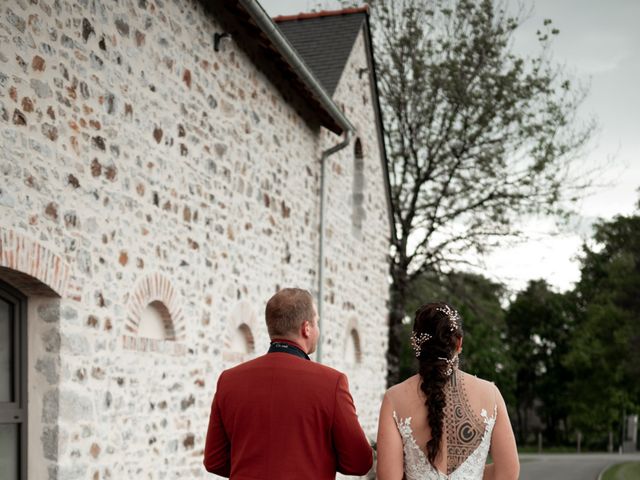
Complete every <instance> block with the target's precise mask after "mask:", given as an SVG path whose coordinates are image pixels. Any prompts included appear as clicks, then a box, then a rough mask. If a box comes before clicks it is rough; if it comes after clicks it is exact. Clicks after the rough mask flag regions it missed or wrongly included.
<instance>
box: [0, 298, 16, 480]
mask: <svg viewBox="0 0 640 480" xmlns="http://www.w3.org/2000/svg"><path fill="white" fill-rule="evenodd" d="M13 401H14V399H13V308H12V305H11V304H9V303H7V302H5V301H4V300H3V299H0V402H13ZM0 478H4V477H0Z"/></svg>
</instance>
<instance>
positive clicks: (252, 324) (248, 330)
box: [222, 300, 258, 367]
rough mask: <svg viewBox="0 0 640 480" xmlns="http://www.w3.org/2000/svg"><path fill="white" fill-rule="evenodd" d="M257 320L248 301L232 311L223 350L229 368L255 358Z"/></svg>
mask: <svg viewBox="0 0 640 480" xmlns="http://www.w3.org/2000/svg"><path fill="white" fill-rule="evenodd" d="M257 318H258V317H257V314H256V312H255V309H254V308H253V305H252V304H251V303H249V302H248V301H246V300H243V301H240V302H239V303H238V304H237V305H236V306H235V307H234V309H233V310H232V311H231V314H230V315H229V317H228V319H227V324H226V328H225V336H224V345H223V348H222V360H223V361H224V362H225V364H226V366H227V367H228V366H232V365H237V364H239V363H242V362H245V361H247V360H250V359H252V358H254V357H255V354H256V341H255V333H256V332H257Z"/></svg>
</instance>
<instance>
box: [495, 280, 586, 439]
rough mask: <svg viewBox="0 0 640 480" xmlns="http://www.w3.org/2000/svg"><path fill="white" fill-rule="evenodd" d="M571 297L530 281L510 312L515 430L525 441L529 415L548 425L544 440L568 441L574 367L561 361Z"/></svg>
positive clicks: (571, 323) (570, 326)
mask: <svg viewBox="0 0 640 480" xmlns="http://www.w3.org/2000/svg"><path fill="white" fill-rule="evenodd" d="M574 304H575V301H573V299H572V295H571V294H570V293H569V294H560V293H555V292H553V291H552V290H551V289H550V288H549V285H548V284H547V283H546V282H545V281H544V280H536V281H530V282H529V284H528V286H527V288H526V289H525V290H524V291H522V292H520V293H519V294H518V295H517V297H516V298H515V300H514V301H513V302H512V303H511V305H510V306H509V308H508V310H507V314H506V322H507V337H506V341H507V343H508V345H509V351H510V354H511V359H512V366H513V370H512V374H513V382H514V396H515V402H514V407H515V413H516V415H515V416H516V434H517V436H518V440H519V442H520V443H526V442H527V441H528V440H529V436H530V434H531V433H533V432H532V431H531V428H530V423H529V420H530V413H531V412H533V411H536V413H537V414H538V416H539V417H540V420H541V422H542V423H543V425H544V435H545V437H546V443H548V444H558V443H562V442H563V441H566V438H565V436H564V435H565V434H566V425H567V417H568V414H569V406H570V404H571V401H572V399H571V398H570V396H569V393H568V389H567V386H568V384H569V382H570V380H571V379H572V373H571V371H570V370H569V369H568V368H567V367H566V366H565V364H564V363H563V362H564V360H565V358H566V356H567V354H568V352H569V349H570V344H571V338H572V333H573V330H574V323H575V321H574V319H575V316H574V314H573V313H574V312H573V310H575V309H574V308H572V305H574Z"/></svg>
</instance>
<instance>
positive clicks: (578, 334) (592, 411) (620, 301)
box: [566, 205, 640, 438]
mask: <svg viewBox="0 0 640 480" xmlns="http://www.w3.org/2000/svg"><path fill="white" fill-rule="evenodd" d="M638 208H639V209H640V205H639V206H638ZM583 250H584V255H583V259H582V275H581V280H580V282H579V283H578V285H577V288H576V295H577V305H578V322H579V324H578V328H577V329H576V331H575V338H574V341H573V344H572V349H571V352H570V354H569V356H568V358H567V361H566V364H567V366H568V367H569V368H571V369H572V370H573V371H574V372H575V377H574V380H573V382H572V383H571V385H570V393H571V396H572V398H573V403H572V409H571V418H572V421H573V424H574V426H575V427H576V428H579V429H581V430H582V431H584V432H586V433H587V434H589V433H590V434H592V435H596V436H599V437H600V438H604V437H605V436H606V433H607V431H608V430H612V431H616V430H617V429H618V428H619V426H620V420H621V417H622V412H623V411H624V410H625V409H626V410H627V412H630V411H635V412H638V411H639V410H640V293H639V292H640V215H639V213H638V212H636V213H635V214H634V215H630V216H618V217H616V218H614V219H613V220H611V221H603V222H600V223H598V224H597V225H596V227H595V235H594V237H593V241H592V242H589V243H587V244H586V245H585V246H584V248H583ZM616 437H617V435H616Z"/></svg>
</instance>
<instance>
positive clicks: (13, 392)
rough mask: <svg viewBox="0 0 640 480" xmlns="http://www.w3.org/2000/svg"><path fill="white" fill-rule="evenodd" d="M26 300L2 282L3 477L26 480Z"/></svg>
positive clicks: (0, 407)
mask: <svg viewBox="0 0 640 480" xmlns="http://www.w3.org/2000/svg"><path fill="white" fill-rule="evenodd" d="M25 330H26V298H25V297H24V296H23V295H22V294H21V293H20V292H18V291H17V290H14V289H13V288H11V287H10V286H9V285H6V284H5V283H3V282H0V478H2V479H3V480H4V479H6V480H24V479H26V478H27V474H26V454H27V448H26V446H27V388H26V363H27V360H26V359H27V356H26V353H27V352H26V345H27V342H26V331H25Z"/></svg>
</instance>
